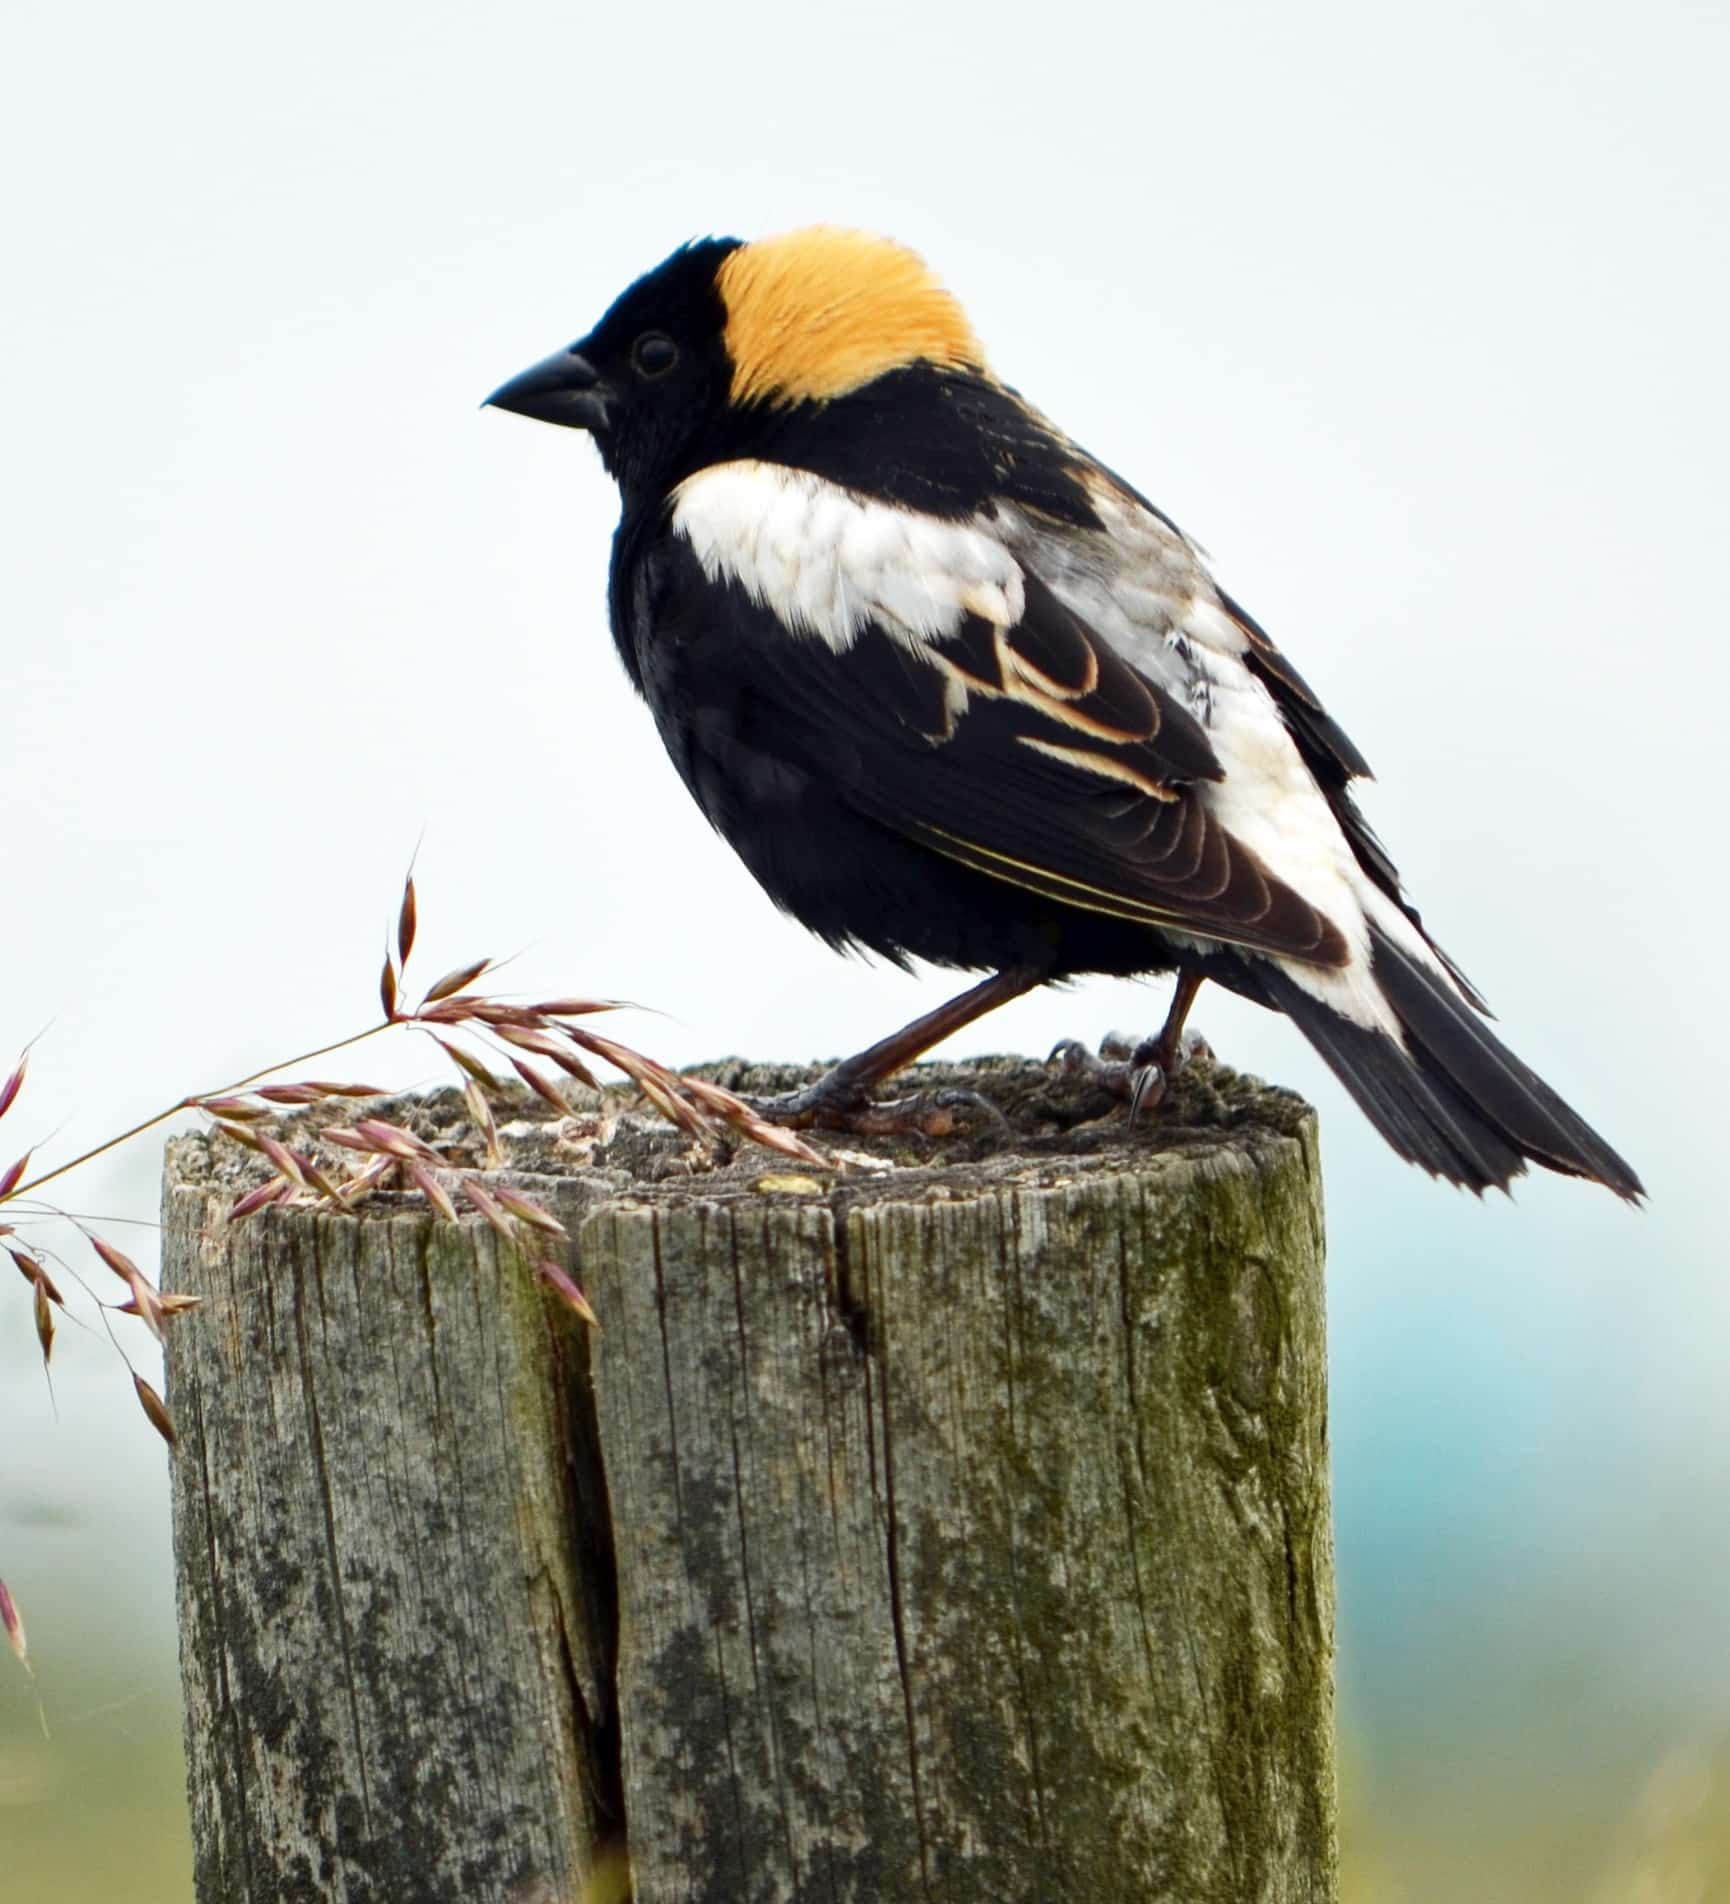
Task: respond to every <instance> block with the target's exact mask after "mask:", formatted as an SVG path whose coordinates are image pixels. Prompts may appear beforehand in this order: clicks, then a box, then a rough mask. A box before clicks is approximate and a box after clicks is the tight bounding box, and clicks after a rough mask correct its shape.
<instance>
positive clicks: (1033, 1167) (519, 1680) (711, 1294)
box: [165, 1064, 1335, 1904]
mask: <svg viewBox="0 0 1730 1904" xmlns="http://www.w3.org/2000/svg"><path fill="white" fill-rule="evenodd" d="M1043 1075H1044V1074H1042V1073H1040V1072H1039V1071H1038V1070H1037V1069H1036V1068H1035V1067H1032V1066H1016V1065H1013V1064H1005V1065H1000V1066H998V1067H997V1068H996V1069H995V1070H994V1071H993V1074H992V1076H991V1078H990V1079H989V1081H988V1082H987V1086H986V1088H987V1089H990V1090H993V1092H994V1095H997V1096H999V1097H1000V1098H1002V1097H1004V1096H1005V1094H1006V1093H1007V1095H1008V1097H1010V1098H1014V1099H1015V1100H1016V1102H1015V1108H1014V1110H1013V1112H1012V1115H1013V1116H1014V1118H1015V1120H1016V1124H1017V1130H1018V1135H1017V1137H1016V1139H1015V1141H1014V1142H1013V1143H1007V1144H1000V1143H981V1142H977V1141H975V1142H973V1143H971V1144H964V1145H959V1146H957V1147H956V1148H955V1150H954V1151H953V1152H952V1154H950V1155H949V1156H947V1157H944V1158H942V1159H940V1160H936V1161H922V1160H921V1159H920V1158H919V1157H917V1156H914V1157H912V1158H911V1159H910V1160H908V1159H907V1158H905V1157H904V1159H903V1161H902V1162H901V1163H900V1164H899V1165H898V1166H897V1167H896V1168H893V1169H890V1170H886V1171H882V1172H870V1171H865V1170H861V1169H853V1170H849V1171H848V1172H846V1173H844V1174H839V1175H835V1174H830V1173H823V1172H807V1171H805V1170H804V1169H803V1168H802V1167H800V1166H788V1165H786V1164H785V1163H784V1162H780V1161H777V1160H773V1159H771V1158H768V1157H766V1156H765V1155H764V1154H762V1153H755V1154H753V1155H750V1156H743V1157H740V1158H737V1159H735V1160H734V1161H733V1162H732V1163H731V1164H730V1165H728V1166H727V1167H725V1168H723V1169H720V1170H716V1171H710V1172H692V1171H691V1170H689V1169H687V1168H684V1167H683V1164H682V1160H681V1158H680V1155H679V1142H678V1140H677V1139H675V1138H673V1137H672V1136H671V1135H670V1134H665V1133H663V1132H661V1131H659V1130H650V1129H646V1128H643V1127H641V1126H640V1125H637V1124H636V1123H635V1122H634V1121H632V1120H627V1123H626V1125H625V1126H623V1127H621V1129H620V1130H619V1131H618V1133H617V1134H616V1135H615V1137H614V1138H613V1141H611V1142H610V1143H603V1144H601V1146H600V1147H599V1148H594V1147H593V1146H592V1145H585V1146H583V1147H582V1157H581V1161H579V1162H577V1163H576V1164H575V1167H573V1168H572V1169H571V1170H570V1172H569V1174H566V1175H556V1174H553V1172H554V1170H556V1168H557V1164H556V1161H555V1159H556V1151H557V1146H556V1144H555V1143H554V1142H553V1141H551V1139H550V1138H549V1135H548V1132H547V1130H546V1128H545V1127H542V1128H540V1129H538V1130H535V1131H532V1132H531V1131H530V1127H529V1126H528V1125H527V1124H526V1123H523V1124H519V1125H508V1124H507V1126H506V1138H507V1140H510V1139H511V1138H512V1134H513V1132H519V1133H523V1132H526V1133H529V1134H528V1135H527V1136H525V1137H524V1138H523V1140H522V1145H521V1153H522V1154H521V1155H520V1156H519V1157H517V1158H514V1159H513V1165H514V1166H515V1167H516V1168H517V1169H518V1170H519V1171H520V1172H521V1173H522V1174H521V1175H520V1176H519V1178H518V1180H519V1181H521V1182H523V1183H525V1184H526V1185H528V1187H531V1188H532V1189H533V1190H534V1191H535V1193H536V1194H537V1195H539V1196H540V1197H541V1198H542V1199H543V1200H544V1201H545V1202H547V1203H548V1205H549V1206H550V1207H551V1208H553V1209H555V1210H557V1211H558V1212H559V1214H560V1215H561V1216H562V1217H563V1218H564V1220H565V1221H566V1223H567V1224H568V1225H569V1227H570V1229H571V1232H572V1238H573V1242H572V1250H573V1255H574V1267H575V1271H576V1274H577V1275H578V1276H579V1278H580V1280H581V1281H582V1283H583V1284H584V1286H585V1288H586V1290H587V1292H588V1294H589V1297H590V1299H591V1301H592V1302H593V1303H594V1305H595V1307H596V1309H597V1310H598V1311H599V1313H600V1315H601V1317H602V1321H603V1328H602V1330H601V1332H600V1333H599V1334H598V1335H584V1334H582V1333H581V1332H580V1329H579V1327H578V1325H576V1324H575V1323H574V1322H573V1321H572V1320H570V1319H569V1317H568V1313H567V1312H564V1311H562V1310H560V1309H558V1308H557V1307H556V1306H554V1305H553V1304H552V1303H551V1302H550V1301H549V1300H547V1299H546V1298H545V1296H544V1295H543V1293H542V1291H541V1290H540V1289H539V1287H538V1286H537V1285H536V1284H535V1283H534V1282H533V1281H532V1280H531V1278H530V1276H529V1274H528V1272H527V1270H526V1268H525V1266H524V1265H523V1264H521V1263H520V1262H517V1261H515V1260H514V1259H512V1258H511V1257H510V1256H509V1254H508V1252H506V1253H504V1254H502V1255H501V1253H500V1252H499V1251H498V1250H497V1249H496V1248H495V1245H494V1240H493V1235H492V1232H491V1231H489V1230H487V1229H486V1228H485V1226H484V1225H482V1224H480V1223H479V1222H465V1223H463V1224H462V1225H460V1226H457V1225H451V1224H440V1223H438V1222H436V1221H435V1220H434V1219H432V1218H431V1217H430V1216H428V1215H427V1214H425V1213H424V1212H423V1211H421V1210H420V1209H419V1208H418V1207H417V1206H416V1205H413V1204H411V1203H410V1202H409V1200H407V1199H396V1200H394V1203H395V1208H396V1211H397V1213H396V1214H391V1215H385V1214H382V1213H379V1212H375V1213H373V1214H370V1215H367V1214H363V1215H361V1216H358V1217H352V1218H350V1217H333V1216H330V1215H326V1214H321V1213H318V1212H313V1211H300V1210H272V1211H267V1212H264V1213H263V1214H262V1216H261V1217H254V1218H253V1219H251V1220H250V1221H249V1223H248V1224H247V1225H245V1226H243V1227H240V1228H238V1229H231V1228H230V1227H229V1226H227V1225H226V1223H225V1222H224V1220H223V1215H222V1212H223V1211H224V1209H225V1208H226V1206H227V1204H228V1203H229V1202H230V1201H231V1200H232V1198H233V1196H234V1194H235V1182H234V1180H233V1177H234V1172H235V1169H236V1167H237V1165H236V1157H237V1155H238V1153H235V1152H234V1151H233V1149H232V1146H227V1145H224V1144H220V1143H218V1144H215V1145H212V1144H209V1143H207V1142H205V1141H204V1140H199V1139H187V1140H182V1141H181V1142H180V1143H179V1144H177V1145H176V1146H175V1147H174V1149H173V1151H172V1153H171V1159H170V1175H169V1184H168V1189H167V1193H166V1213H167V1250H166V1261H165V1277H166V1280H167V1282H168V1283H169V1285H170V1286H174V1287H179V1288H183V1289H187V1290H190V1291H193V1292H194V1293H197V1294H200V1295H202V1296H204V1297H205V1299H206V1307H205V1308H204V1310H203V1311H202V1312H200V1314H199V1316H198V1317H197V1318H192V1319H189V1320H188V1322H187V1323H183V1324H181V1325H180V1326H179V1327H178V1328H177V1329H176V1330H175V1331H173V1332H172V1335H173V1340H172V1342H171V1353H170V1378H171V1387H170V1396H169V1399H170V1404H171V1406H172V1407H173V1408H174V1410H175V1413H176V1416H177V1419H178V1421H179V1425H180V1429H181V1436H182V1446H181V1449H180V1453H179V1456H178V1459H177V1463H176V1475H175V1509H176V1548H177V1554H178V1565H179V1569H180V1584H181V1617H182V1652H183V1665H184V1671H185V1677H186V1688H187V1699H188V1721H187V1733H188V1751H189V1762H190V1773H189V1776H190V1782H191V1788H192V1801H193V1828H194V1841H195V1857H196V1865H197V1875H198V1887H199V1892H198V1894H199V1899H200V1904H265V1901H266V1900H269V1901H270V1904H277V1901H278V1900H283V1899H300V1898H305V1899H308V1900H310V1899H314V1898H317V1899H321V1900H322V1899H328V1898H340V1899H343V1900H346V1901H348V1904H371V1901H372V1900H379V1901H380V1904H382V1901H383V1900H385V1899H390V1900H393V1901H397V1904H401V1901H408V1904H420V1901H421V1900H426V1904H442V1901H443V1900H452V1901H453V1904H454V1901H455V1900H458V1899H460V1900H462V1901H463V1904H491V1901H492V1900H498V1901H499V1904H505V1901H506V1900H509V1901H510V1904H574V1900H577V1899H579V1898H582V1897H583V1896H584V1895H585V1890H584V1886H585V1883H586V1882H587V1880H588V1878H589V1876H590V1873H591V1871H592V1869H593V1868H594V1865H595V1861H596V1856H597V1850H598V1848H600V1849H604V1848H605V1847H606V1846H608V1845H618V1844H623V1845H625V1846H627V1847H628V1851H629V1858H630V1865H631V1870H632V1873H633V1876H634V1881H635V1896H636V1898H637V1900H638V1904H673V1901H674V1900H678V1901H679V1904H757V1901H758V1900H762V1901H763V1904H806V1901H807V1900H809V1901H811V1904H815V1901H816V1900H819V1899H821V1900H825V1901H827V1904H855V1901H857V1904H866V1901H869V1904H878V1900H882V1901H883V1904H889V1901H890V1900H895V1901H896V1904H899V1900H901V1899H904V1898H912V1899H924V1900H930V1901H931V1904H981V1901H982V1900H987V1899H989V1900H991V1904H1047V1901H1049V1904H1058V1901H1059V1900H1071V1899H1079V1898H1085V1899H1087V1900H1089V1904H1130V1901H1131V1900H1133V1901H1134V1904H1153V1901H1155V1900H1167V1901H1168V1904H1210V1901H1213V1900H1217V1901H1218V1904H1297V1901H1299V1900H1302V1901H1303V1904H1327V1901H1328V1900H1331V1899H1332V1898H1333V1897H1334V1894H1335V1890H1334V1870H1335V1831H1334V1786H1333V1736H1332V1723H1333V1719H1332V1650H1333V1649H1332V1635H1333V1573H1332V1549H1331V1538H1330V1523H1329V1504H1328V1477H1327V1435H1326V1400H1325V1361H1324V1344H1323V1318H1322V1278H1321V1266H1322V1232H1321V1217H1320V1188H1319V1178H1318V1173H1317V1166H1316V1154H1315V1143H1314V1131H1313V1120H1312V1119H1311V1117H1310V1114H1309V1113H1308V1112H1307V1110H1305V1109H1304V1107H1303V1106H1302V1105H1301V1104H1299V1103H1298V1102H1297V1101H1296V1100H1295V1099H1292V1098H1290V1097H1289V1096H1287V1095H1286V1094H1284V1093H1278V1092H1270V1091H1267V1090H1265V1089H1263V1088H1262V1087H1260V1086H1256V1085H1254V1084H1253V1082H1252V1081H1249V1080H1243V1079H1234V1078H1232V1076H1231V1074H1229V1073H1225V1072H1219V1073H1215V1074H1214V1078H1213V1081H1212V1083H1211V1084H1210V1085H1207V1086H1206V1088H1205V1090H1203V1086H1202V1085H1198V1086H1197V1090H1198V1091H1203V1097H1202V1098H1200V1099H1195V1098H1192V1099H1189V1100H1186V1101H1187V1102H1189V1103H1190V1107H1191V1109H1192V1110H1193V1109H1194V1105H1195V1103H1197V1102H1203V1103H1204V1110H1203V1113H1202V1114H1203V1117H1204V1119H1205V1121H1204V1122H1202V1123H1200V1124H1199V1125H1190V1124H1188V1123H1176V1124H1174V1122H1173V1121H1172V1119H1171V1117H1170V1116H1167V1117H1165V1118H1164V1119H1162V1120H1159V1121H1156V1122H1154V1123H1153V1124H1152V1125H1150V1126H1148V1127H1146V1128H1143V1129H1141V1130H1138V1131H1135V1132H1129V1131H1126V1130H1125V1129H1124V1127H1123V1125H1122V1122H1121V1119H1118V1120H1114V1121H1111V1122H1109V1123H1105V1124H1100V1125H1091V1126H1086V1127H1083V1128H1079V1129H1075V1130H1072V1131H1070V1132H1069V1133H1068V1134H1067V1135H1066V1134H1065V1133H1064V1132H1063V1131H1062V1130H1061V1129H1058V1128H1056V1127H1054V1125H1053V1123H1052V1122H1051V1119H1050V1118H1049V1117H1045V1118H1044V1120H1043V1121H1042V1114H1041V1112H1040V1109H1039V1105H1040V1097H1039V1094H1040V1092H1041V1090H1043V1089H1044V1088H1045V1087H1044V1085H1043V1083H1042V1079H1043ZM956 1076H957V1074H955V1073H950V1072H945V1073H944V1077H943V1081H945V1082H948V1081H953V1080H954V1078H955V1077H956ZM971 1081H974V1082H977V1081H978V1079H977V1078H976V1077H974V1078H972V1079H971ZM447 1121H448V1120H447ZM427 1134H428V1135H430V1136H432V1137H433V1139H434V1141H435V1142H436V1141H438V1139H437V1133H436V1131H435V1130H434V1129H433V1128H432V1126H430V1125H429V1126H428V1130H427ZM877 1148H879V1149H885V1148H887V1146H884V1145H879V1146H877ZM224 1152H227V1153H228V1154H227V1156H226V1157H225V1156H224V1155H223V1153H224ZM385 1201H386V1202H387V1203H388V1202H392V1201H393V1200H389V1199H387V1200H385ZM604 1870H605V1860H604V1859H603V1872H604ZM603 1888H604V1887H603V1886H601V1885H597V1886H596V1887H595V1890H594V1892H593V1893H590V1894H592V1895H596V1896H599V1895H600V1894H601V1891H602V1889H603ZM610 1894H611V1895H616V1896H622V1895H623V1890H622V1887H620V1886H617V1885H615V1886H613V1887H612V1889H611V1892H610Z"/></svg>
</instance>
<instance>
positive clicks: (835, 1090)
mask: <svg viewBox="0 0 1730 1904" xmlns="http://www.w3.org/2000/svg"><path fill="white" fill-rule="evenodd" d="M1045 977H1046V969H1045V967H1043V966H1038V965H1012V966H1008V967H1006V968H1005V969H1004V970H1003V971H1001V972H997V973H995V974H993V976H992V977H990V978H988V979H984V980H982V981H981V982H980V983H979V984H977V985H975V986H973V987H972V988H971V989H970V990H968V991H965V992H963V993H962V994H961V995H960V997H958V998H952V999H950V1000H949V1002H948V1003H947V1004H946V1005H939V1006H938V1007H937V1009H936V1010H935V1011H929V1012H927V1013H926V1014H925V1016H924V1017H923V1018H915V1019H914V1021H913V1022H912V1024H910V1025H904V1026H903V1027H902V1028H901V1030H899V1031H898V1032H895V1033H894V1034H893V1035H892V1036H890V1037H888V1038H882V1039H879V1040H878V1042H877V1043H876V1044H874V1045H870V1046H868V1047H867V1048H866V1049H865V1050H864V1051H861V1052H858V1053H856V1054H855V1055H854V1056H853V1057H851V1058H844V1059H843V1060H842V1061H841V1063H840V1064H838V1065H836V1066H835V1067H834V1068H833V1069H832V1070H829V1071H826V1072H824V1074H823V1076H822V1077H820V1078H819V1079H818V1080H817V1081H816V1083H815V1084H808V1085H806V1086H805V1087H804V1089H803V1090H799V1091H789V1092H787V1093H786V1095H785V1096H782V1097H774V1098H766V1099H764V1100H763V1101H762V1102H760V1103H759V1104H758V1106H757V1109H758V1110H759V1111H761V1112H762V1114H763V1115H764V1116H765V1117H767V1118H770V1119H771V1120H772V1121H773V1122H775V1123H777V1124H786V1125H790V1126H792V1127H794V1128H795V1129H804V1128H806V1127H807V1126H809V1125H812V1124H820V1125H822V1126H823V1127H824V1128H825V1129H828V1130H854V1131H862V1132H881V1133H889V1132H893V1131H896V1130H912V1129H923V1128H926V1126H927V1124H928V1122H929V1118H928V1116H927V1113H929V1112H932V1111H942V1110H945V1109H956V1108H961V1107H963V1106H964V1105H965V1106H966V1107H969V1108H973V1109H978V1108H979V1107H980V1106H984V1107H985V1108H986V1109H988V1110H991V1111H993V1112H994V1114H995V1107H994V1106H991V1105H989V1104H987V1103H986V1100H985V1099H983V1098H981V1097H979V1095H978V1093H977V1092H972V1091H945V1092H936V1093H922V1094H921V1096H920V1097H918V1098H908V1099H905V1100H902V1101H901V1102H900V1103H895V1104H873V1103H872V1102H871V1090H872V1087H873V1086H874V1085H878V1084H881V1083H882V1082H883V1080H884V1079H885V1078H887V1077H890V1076H891V1075H893V1074H894V1073H895V1072H897V1071H899V1070H900V1069H901V1068H902V1067H903V1066H904V1065H909V1064H911V1063H912V1062H913V1061H914V1059H915V1058H918V1057H922V1056H923V1055H924V1054H925V1053H926V1052H927V1051H929V1050H930V1049H931V1047H932V1046H933V1045H934V1044H936V1043H938V1042H939V1040H941V1039H944V1038H947V1037H948V1036H949V1034H950V1033H951V1032H953V1031H960V1030H961V1028H962V1027H963V1026H964V1025H970V1024H972V1023H973V1021H974V1019H976V1018H983V1017H984V1016H985V1014H986V1013H987V1012H988V1011H995V1010H996V1009H997V1007H998V1006H999V1005H1007V1004H1008V1003H1009V1001H1010V1000H1011V999H1012V998H1019V997H1020V996H1021V994H1022V993H1023V992H1030V991H1032V990H1033V988H1034V987H1035V986H1036V985H1041V984H1043V983H1044V982H1045ZM939 1098H941V1099H944V1100H947V1102H945V1103H941V1104H940V1103H938V1102H937V1100H938V1099H939Z"/></svg>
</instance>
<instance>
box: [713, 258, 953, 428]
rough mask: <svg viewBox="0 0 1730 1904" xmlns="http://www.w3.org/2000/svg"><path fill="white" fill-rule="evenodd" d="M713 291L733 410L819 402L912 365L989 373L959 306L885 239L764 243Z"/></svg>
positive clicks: (730, 267)
mask: <svg viewBox="0 0 1730 1904" xmlns="http://www.w3.org/2000/svg"><path fill="white" fill-rule="evenodd" d="M718 283H719V286H720V291H721V298H722V301H723V303H724V304H725V305H726V309H727V327H726V333H725V337H726V345H727V354H728V356H729V357H731V358H732V360H733V387H732V397H733V401H734V402H735V403H800V402H818V403H821V402H823V401H825V400H826V399H827V398H830V397H840V396H845V395H846V394H847V392H848V391H849V390H857V389H859V388H860V387H861V386H862V385H864V384H868V383H869V382H870V381H871V380H872V378H874V377H880V376H882V375H883V373H884V372H885V371H889V370H899V369H900V368H901V367H902V366H903V365H906V364H911V363H917V362H925V363H931V364H938V365H941V366H942V367H943V368H945V369H950V370H955V369H961V368H963V367H967V368H971V369H975V370H983V369H984V367H985V352H984V350H983V348H982V347H981V345H980V342H979V339H978V338H977V337H975V336H974V334H973V326H972V325H971V324H969V323H968V321H967V317H966V313H965V312H964V311H963V310H962V309H961V306H960V305H959V304H957V303H956V301H955V300H954V298H952V297H951V296H950V295H949V293H948V292H947V291H945V290H944V288H943V286H942V285H941V284H939V283H938V282H937V279H936V278H935V277H934V276H933V275H932V274H931V272H930V271H929V269H927V267H926V265H925V262H924V260H923V259H922V258H920V257H919V256H918V255H917V253H915V252H912V251H909V250H908V249H907V248H906V247H905V246H904V245H898V244H895V243H894V242H893V241H892V240H891V239H888V238H874V237H872V236H870V235H869V234H868V233H866V232H862V231H843V230H842V229H840V228H839V227H838V226H834V225H812V226H810V227H808V228H807V229H805V230H803V231H790V232H788V233H786V234H785V235H784V236H783V237H780V238H762V239H759V240H758V241H757V242H756V243H755V244H748V245H741V246H740V247H739V249H738V250H737V251H735V252H732V253H730V254H729V256H728V257H727V258H726V260H725V261H724V262H723V264H722V266H721V269H720V272H719V274H718Z"/></svg>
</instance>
